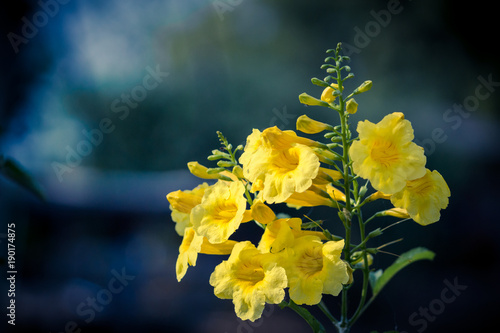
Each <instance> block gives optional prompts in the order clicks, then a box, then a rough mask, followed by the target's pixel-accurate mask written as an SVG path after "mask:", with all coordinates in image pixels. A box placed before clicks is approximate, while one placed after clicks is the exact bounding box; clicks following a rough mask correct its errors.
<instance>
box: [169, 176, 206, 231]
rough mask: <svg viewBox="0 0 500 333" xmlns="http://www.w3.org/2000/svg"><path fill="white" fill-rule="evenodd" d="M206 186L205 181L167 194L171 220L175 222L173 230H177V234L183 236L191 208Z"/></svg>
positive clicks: (196, 202)
mask: <svg viewBox="0 0 500 333" xmlns="http://www.w3.org/2000/svg"><path fill="white" fill-rule="evenodd" d="M208 187H209V186H208V184H207V183H203V184H201V185H198V186H197V187H195V188H194V189H193V190H186V191H181V190H178V191H174V192H170V193H169V194H167V200H168V202H169V203H170V210H171V211H172V220H173V221H174V222H176V224H175V231H177V233H178V234H179V236H183V235H184V229H186V228H187V227H188V226H190V225H191V222H190V213H191V210H192V209H193V208H194V207H195V206H197V205H198V204H200V203H201V199H202V198H203V194H204V193H205V191H206V190H207V189H208Z"/></svg>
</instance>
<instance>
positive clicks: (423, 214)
mask: <svg viewBox="0 0 500 333" xmlns="http://www.w3.org/2000/svg"><path fill="white" fill-rule="evenodd" d="M450 195H451V193H450V189H449V187H448V185H447V184H446V181H445V180H444V178H443V176H441V174H440V173H439V172H437V171H436V170H434V171H432V172H431V171H430V170H429V169H426V173H425V175H424V176H423V177H422V178H419V179H415V180H411V181H408V182H407V183H406V187H405V188H403V190H401V191H399V192H397V193H394V194H393V195H392V196H391V202H392V204H393V205H394V206H395V207H398V208H402V209H405V210H406V211H407V212H408V214H409V215H410V217H411V218H412V219H413V220H415V221H416V222H417V223H419V224H421V225H428V224H431V223H434V222H437V221H438V220H439V218H440V210H441V209H445V208H446V207H447V206H448V198H449V197H450Z"/></svg>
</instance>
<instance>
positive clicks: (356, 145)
mask: <svg viewBox="0 0 500 333" xmlns="http://www.w3.org/2000/svg"><path fill="white" fill-rule="evenodd" d="M357 131H358V133H359V140H356V141H354V142H353V143H352V145H351V148H350V149H349V154H350V156H351V159H352V161H353V164H352V167H353V170H354V173H356V174H357V175H359V176H360V177H362V178H365V179H368V180H370V182H371V183H372V186H373V187H374V188H375V189H376V190H379V191H381V192H384V193H386V194H393V193H396V192H398V191H400V190H402V189H403V187H405V186H406V182H407V181H408V180H414V179H417V178H420V177H422V176H423V175H424V174H425V162H426V158H425V156H424V150H423V149H422V148H421V147H419V146H417V145H416V144H415V143H413V142H412V140H413V129H412V127H411V124H410V122H409V121H408V120H405V119H404V115H403V114H402V113H401V112H395V113H392V114H389V115H387V116H385V117H384V119H382V120H381V121H380V122H379V123H378V124H373V123H371V122H369V121H368V120H365V121H363V122H359V123H358V128H357Z"/></svg>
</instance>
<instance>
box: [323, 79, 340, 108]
mask: <svg viewBox="0 0 500 333" xmlns="http://www.w3.org/2000/svg"><path fill="white" fill-rule="evenodd" d="M338 88H339V86H338V85H337V84H335V83H332V84H331V85H330V86H329V87H326V88H325V90H323V93H322V94H321V100H322V101H324V102H327V103H332V102H333V101H334V100H335V98H336V95H334V93H335V91H337V89H338Z"/></svg>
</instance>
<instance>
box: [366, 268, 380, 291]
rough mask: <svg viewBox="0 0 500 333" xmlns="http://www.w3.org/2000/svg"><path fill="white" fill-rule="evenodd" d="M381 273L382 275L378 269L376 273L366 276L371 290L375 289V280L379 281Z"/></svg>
mask: <svg viewBox="0 0 500 333" xmlns="http://www.w3.org/2000/svg"><path fill="white" fill-rule="evenodd" d="M382 273H384V271H383V270H381V269H379V270H378V271H375V272H370V275H369V276H368V281H369V282H370V286H371V287H372V290H373V289H374V288H375V285H376V284H377V280H378V279H380V277H381V276H382Z"/></svg>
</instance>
